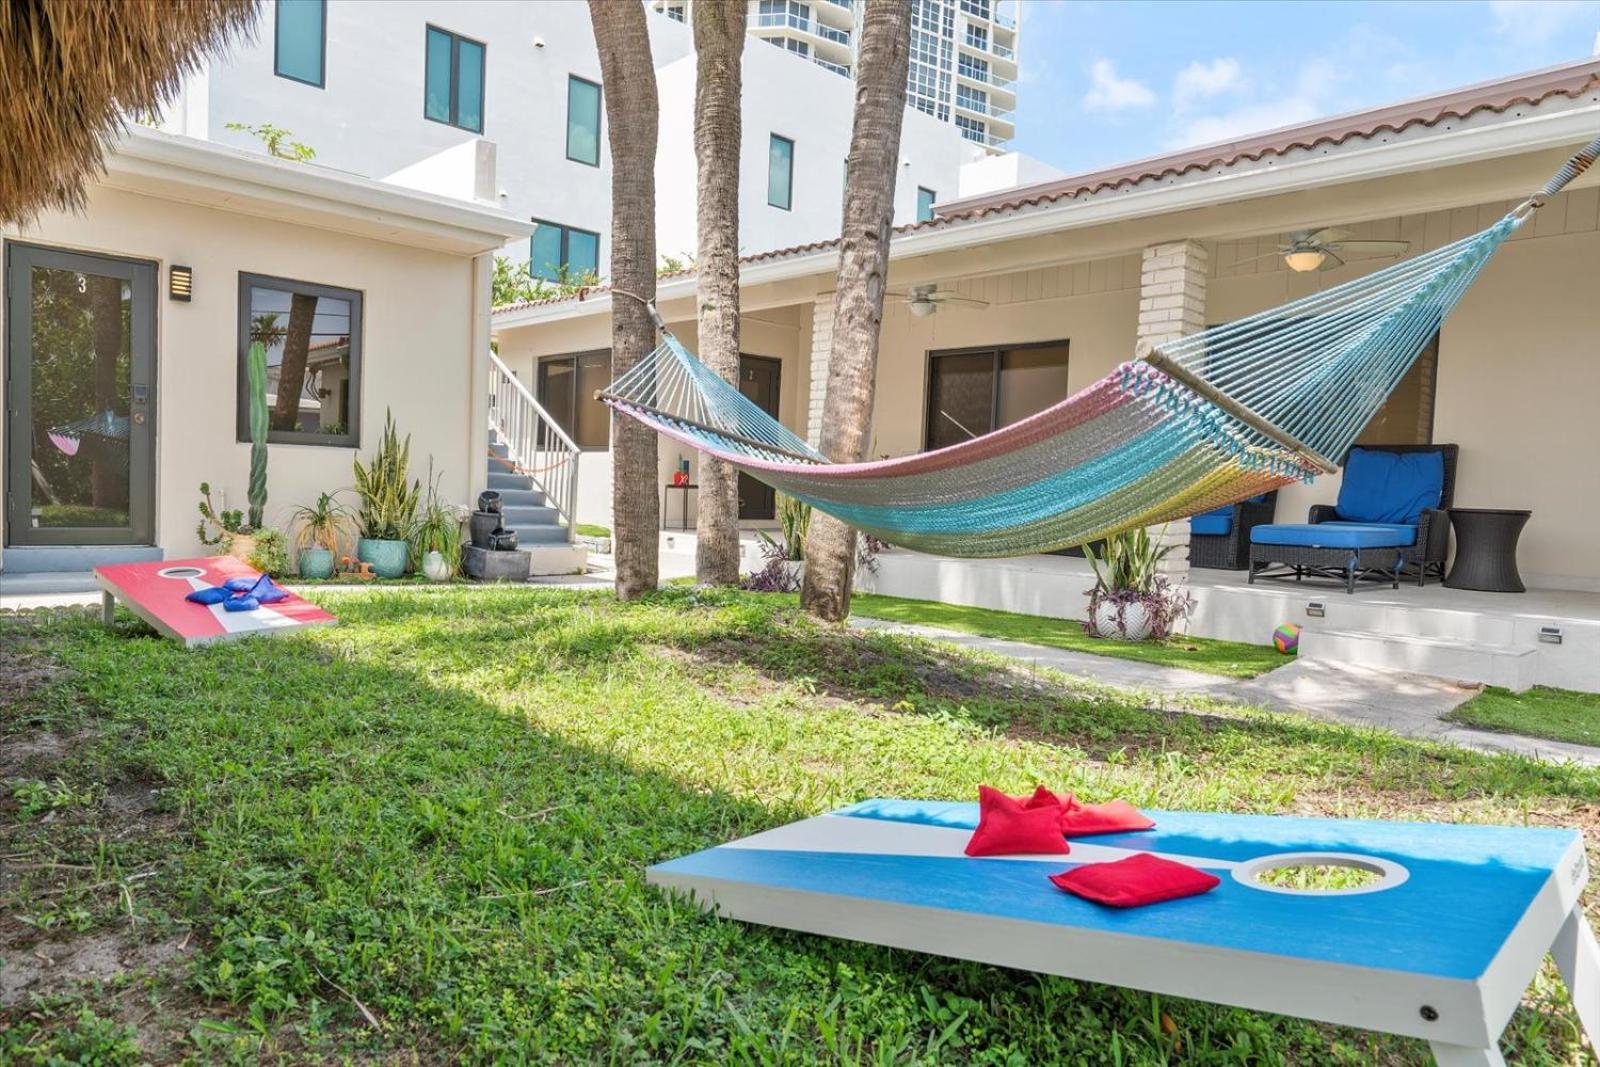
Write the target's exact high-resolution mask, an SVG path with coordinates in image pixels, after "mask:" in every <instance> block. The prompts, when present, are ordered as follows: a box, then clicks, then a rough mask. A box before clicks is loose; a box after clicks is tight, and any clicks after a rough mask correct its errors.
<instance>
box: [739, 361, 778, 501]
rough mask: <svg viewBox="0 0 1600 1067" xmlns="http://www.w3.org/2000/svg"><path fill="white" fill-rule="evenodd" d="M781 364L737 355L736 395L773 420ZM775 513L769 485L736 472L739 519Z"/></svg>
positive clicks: (776, 405) (775, 415)
mask: <svg viewBox="0 0 1600 1067" xmlns="http://www.w3.org/2000/svg"><path fill="white" fill-rule="evenodd" d="M782 368H783V364H782V363H779V362H778V361H777V360H775V359H768V358H767V357H766V356H746V355H740V356H739V392H741V393H743V394H744V395H745V396H747V397H749V398H750V399H751V400H753V401H755V402H756V406H758V407H759V408H761V410H762V411H765V412H766V413H767V414H768V415H771V416H772V417H773V418H777V417H778V372H779V371H780V370H781V369H782ZM776 514H777V501H776V499H775V494H774V493H773V491H772V486H770V485H763V484H762V483H761V482H758V481H756V480H755V479H754V478H752V477H750V476H749V475H748V474H746V473H744V472H743V471H740V472H739V518H741V519H771V518H774V517H775V516H776Z"/></svg>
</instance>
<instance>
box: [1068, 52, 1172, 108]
mask: <svg viewBox="0 0 1600 1067" xmlns="http://www.w3.org/2000/svg"><path fill="white" fill-rule="evenodd" d="M1089 81H1090V87H1089V92H1088V93H1087V94H1086V95H1085V96H1084V98H1083V106H1084V108H1086V109H1087V110H1089V111H1125V110H1127V109H1128V108H1135V107H1149V106H1150V105H1151V104H1153V103H1155V102H1156V94H1155V93H1153V92H1151V91H1150V88H1149V86H1147V85H1145V84H1144V83H1143V82H1140V81H1136V80H1134V79H1133V78H1119V77H1118V76H1117V67H1116V64H1114V63H1112V62H1111V60H1109V59H1097V60H1095V61H1094V65H1093V66H1092V67H1090V68H1089Z"/></svg>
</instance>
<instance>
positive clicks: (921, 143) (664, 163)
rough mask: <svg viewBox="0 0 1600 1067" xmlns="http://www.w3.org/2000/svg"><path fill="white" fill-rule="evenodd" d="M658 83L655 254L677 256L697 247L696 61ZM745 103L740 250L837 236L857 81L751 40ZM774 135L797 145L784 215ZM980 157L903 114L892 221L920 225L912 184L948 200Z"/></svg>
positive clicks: (678, 65)
mask: <svg viewBox="0 0 1600 1067" xmlns="http://www.w3.org/2000/svg"><path fill="white" fill-rule="evenodd" d="M650 21H651V22H652V23H657V22H670V21H671V20H669V19H666V18H664V17H658V18H652V19H651V20H650ZM672 25H677V24H676V23H672ZM656 81H657V85H658V86H659V88H660V94H661V139H660V147H659V150H658V153H657V156H656V203H657V205H658V207H657V213H656V214H657V220H656V247H657V249H658V250H659V251H660V252H662V253H663V254H667V255H677V256H681V254H682V253H684V252H688V251H693V249H694V248H695V212H694V204H695V162H694V85H695V57H694V56H693V55H690V56H686V57H685V58H683V59H680V60H678V61H677V62H675V63H670V64H668V65H666V66H664V67H662V68H660V69H658V70H657V71H656ZM741 104H742V106H743V109H744V110H743V118H744V122H743V139H742V143H741V146H740V152H739V167H740V177H739V251H740V252H741V253H742V254H746V255H748V254H751V253H755V252H766V251H770V250H772V249H776V248H787V247H791V246H793V245H799V244H806V243H809V242H812V241H826V240H831V239H833V238H835V237H838V236H839V229H840V225H841V223H842V221H843V214H842V212H843V208H844V180H845V157H846V156H848V155H849V154H850V133H851V126H852V123H853V121H854V116H855V83H854V82H853V81H851V80H849V79H847V78H841V77H840V76H839V75H837V74H833V73H830V72H829V71H827V70H824V69H823V68H822V67H819V66H817V65H816V64H815V63H812V62H810V61H809V60H806V59H803V58H802V57H800V56H796V55H792V54H790V53H788V52H785V51H782V50H781V49H778V48H774V47H773V46H772V45H770V44H767V43H765V42H763V41H761V40H759V39H758V38H754V37H752V38H749V39H748V40H747V41H746V43H745V49H744V93H743V96H742V98H741ZM773 134H777V135H778V136H780V137H787V138H789V139H790V140H791V141H793V142H794V184H793V195H792V196H791V198H790V203H791V206H790V209H789V210H787V211H786V210H784V209H783V208H778V207H773V206H771V205H770V204H768V203H767V169H768V149H769V146H770V143H771V137H772V135H773ZM982 155H983V152H982V150H981V149H979V148H978V147H977V146H976V145H973V144H971V143H970V142H967V141H965V140H963V139H962V138H961V137H960V135H959V134H957V133H956V132H955V130H953V129H952V128H951V127H950V125H949V124H948V123H943V122H939V121H938V120H937V119H934V118H932V117H931V116H928V115H924V114H923V113H922V112H920V111H916V110H913V109H911V108H907V109H906V114H905V124H904V126H903V127H902V130H901V134H900V168H899V171H898V173H897V175H896V181H895V195H894V202H895V212H894V221H895V224H896V225H902V224H904V223H908V222H915V221H916V218H917V187H918V186H924V187H926V188H929V189H932V190H933V191H934V192H935V194H937V197H941V198H944V199H954V198H955V195H956V190H957V188H958V186H959V184H960V176H961V167H962V164H963V163H966V162H967V161H969V160H971V159H973V158H975V157H981V156H982Z"/></svg>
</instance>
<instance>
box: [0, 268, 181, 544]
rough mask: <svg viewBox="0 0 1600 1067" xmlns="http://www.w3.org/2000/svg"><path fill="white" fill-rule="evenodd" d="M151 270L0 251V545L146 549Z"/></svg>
mask: <svg viewBox="0 0 1600 1067" xmlns="http://www.w3.org/2000/svg"><path fill="white" fill-rule="evenodd" d="M155 287H156V269H155V265H154V264H151V263H144V262H138V261H134V260H124V259H112V258H109V257H106V256H87V255H80V254H78V253H76V252H63V251H60V250H57V249H53V248H39V247H36V246H33V245H23V244H15V243H10V244H7V245H6V250H5V299H6V337H5V351H6V357H5V366H6V380H7V386H6V395H5V404H6V457H7V462H6V472H5V473H6V485H5V490H6V542H7V543H8V544H12V545H123V544H143V545H148V544H153V543H154V535H155Z"/></svg>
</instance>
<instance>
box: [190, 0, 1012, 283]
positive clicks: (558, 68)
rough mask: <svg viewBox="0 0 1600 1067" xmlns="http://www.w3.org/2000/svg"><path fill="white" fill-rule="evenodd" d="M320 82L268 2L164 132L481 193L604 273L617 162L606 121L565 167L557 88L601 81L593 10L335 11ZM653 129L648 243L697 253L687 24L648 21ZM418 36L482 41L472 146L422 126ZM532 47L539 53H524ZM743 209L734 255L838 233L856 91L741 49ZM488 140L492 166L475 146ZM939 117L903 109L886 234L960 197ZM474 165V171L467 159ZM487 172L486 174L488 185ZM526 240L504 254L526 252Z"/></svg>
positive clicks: (805, 64) (954, 139) (567, 1)
mask: <svg viewBox="0 0 1600 1067" xmlns="http://www.w3.org/2000/svg"><path fill="white" fill-rule="evenodd" d="M327 15H328V23H327V40H326V45H325V53H324V59H325V68H326V74H325V77H324V87H323V88H318V87H316V86H312V85H306V84H303V83H301V82H297V81H294V80H291V79H289V78H280V77H278V76H277V75H275V74H274V73H273V57H274V51H275V31H274V28H273V25H274V7H273V5H272V4H270V3H268V4H266V5H264V6H263V9H262V15H261V22H260V27H259V31H258V34H257V40H256V41H255V42H254V43H253V44H247V45H243V46H239V47H235V48H234V49H233V50H232V51H231V52H229V53H227V54H226V55H224V56H222V57H219V58H217V59H214V60H213V61H212V62H211V63H210V64H209V65H208V67H207V68H206V69H204V70H202V71H201V72H200V73H198V74H196V75H194V76H193V77H191V78H190V79H189V81H188V82H187V83H186V87H185V92H184V93H183V94H182V95H181V96H180V97H179V99H178V100H176V101H174V103H173V104H172V105H171V107H169V109H168V111H167V113H166V115H165V117H164V120H163V125H164V126H165V128H167V129H168V130H170V131H172V132H178V133H185V134H188V135H189V136H194V137H202V138H205V139H208V140H213V141H217V142H220V143H224V144H231V145H235V146H238V147H242V148H246V149H250V150H256V151H259V150H261V146H260V144H259V143H258V142H257V141H256V140H255V138H253V137H252V136H250V135H249V134H246V133H242V132H237V131H232V130H228V129H227V128H226V127H227V125H228V123H230V122H241V123H245V124H247V125H253V126H259V125H261V124H263V123H270V124H272V125H274V126H280V127H283V128H285V129H288V130H290V131H292V132H293V139H294V140H297V141H300V142H302V143H304V144H308V145H310V146H311V147H312V148H314V149H316V152H317V156H316V162H317V163H318V164H321V165H323V166H328V167H333V168H335V169H338V170H345V171H350V172H353V173H357V174H362V175H365V176H368V177H376V178H384V179H390V178H392V179H393V180H395V181H396V182H397V184H405V185H408V186H411V187H415V188H425V189H428V190H429V191H433V192H439V193H444V194H446V195H452V196H458V197H462V198H473V197H478V198H487V199H489V200H492V201H493V202H494V203H495V204H496V206H498V207H500V208H502V209H504V210H507V211H509V212H511V213H512V214H514V215H516V216H518V217H519V218H525V219H534V218H537V219H544V220H547V221H550V222H555V223H560V224H563V225H568V226H576V227H578V228H580V229H585V230H590V231H593V232H595V233H598V234H600V237H601V239H600V274H601V275H602V277H603V276H605V275H606V274H607V273H608V272H609V259H610V230H611V152H610V147H609V145H608V144H607V143H606V137H607V130H606V127H605V122H604V118H602V131H601V151H600V165H599V167H592V166H589V165H588V164H585V163H577V162H574V161H572V160H569V159H567V158H566V129H567V126H566V123H567V79H568V76H569V75H577V76H578V77H580V78H586V79H588V80H590V81H594V82H601V81H602V79H601V77H600V61H599V57H598V54H597V53H596V50H595V45H594V34H593V31H592V29H591V27H590V21H589V10H588V7H587V5H586V4H584V3H582V2H580V0H546V2H541V3H534V4H511V3H504V2H500V0H453V2H452V3H450V4H448V5H445V4H422V3H398V2H382V0H328V5H327ZM647 24H648V26H649V28H650V35H651V47H652V50H653V53H654V57H655V61H656V64H657V68H658V69H657V84H658V89H659V96H660V102H661V103H660V106H661V135H660V141H659V145H658V160H659V162H658V165H657V190H656V200H657V205H658V210H657V228H658V237H657V247H658V248H659V250H660V251H661V253H662V254H664V255H675V256H679V257H682V256H683V254H684V253H692V252H693V251H694V249H695V213H694V201H695V196H694V192H695V165H694V83H695V60H694V52H693V41H692V38H691V34H690V29H689V27H688V26H686V25H684V24H682V23H679V22H675V21H673V20H671V19H668V18H666V17H664V16H659V15H652V16H651V17H650V18H649V19H648V20H647ZM429 25H434V26H437V27H439V28H441V29H445V30H449V31H451V32H453V33H457V34H460V35H462V36H464V37H469V38H472V39H474V40H477V41H481V42H483V43H484V45H485V53H484V63H485V90H484V123H483V132H482V134H477V133H474V132H472V131H470V130H461V129H457V128H455V127H453V126H448V125H445V124H444V123H440V122H433V121H431V120H429V119H426V118H424V117H423V114H422V103H423V80H424V74H425V70H426V63H425V56H424V44H425V39H426V30H427V27H428V26H429ZM535 41H540V42H542V46H540V45H536V44H535V43H534V42H535ZM744 62H745V85H744V90H745V91H744V109H745V121H744V150H743V160H742V172H743V173H742V178H741V187H742V190H741V198H740V199H741V204H740V210H741V215H742V222H743V226H742V228H743V233H742V236H741V240H740V245H741V249H742V251H744V252H759V251H765V250H768V249H773V248H782V247H788V246H791V245H797V244H804V243H807V242H810V241H818V240H826V239H829V238H832V237H836V236H837V235H838V232H839V223H840V208H841V205H842V203H843V194H844V159H845V156H846V155H847V154H848V152H849V145H850V127H851V121H852V116H853V113H854V106H855V95H854V93H855V84H854V82H853V81H851V80H850V79H848V78H842V77H840V76H839V75H837V74H833V73H830V72H829V71H826V70H824V69H823V68H821V67H819V66H817V65H815V64H813V63H811V62H809V61H807V60H804V59H801V58H799V57H797V56H794V55H791V54H789V53H787V52H785V51H783V50H781V49H778V48H774V47H773V46H771V45H769V44H765V43H763V42H761V41H759V40H757V39H755V38H751V39H750V41H749V43H748V45H747V47H746V49H745V61H744ZM773 133H777V134H780V135H782V136H784V137H788V138H790V139H791V140H793V141H794V142H795V153H794V186H793V188H794V195H793V206H792V209H791V210H788V211H785V210H783V209H781V208H775V207H771V206H769V205H768V204H767V153H768V142H769V137H770V135H771V134H773ZM479 141H487V142H490V145H491V146H492V151H490V152H489V154H488V158H487V160H484V159H482V158H480V157H481V156H482V155H483V151H482V149H483V148H484V146H479V149H480V150H479V151H478V152H474V149H473V148H471V147H468V146H469V145H472V144H474V143H475V142H479ZM982 155H983V152H982V150H981V149H979V148H978V147H977V146H976V145H973V144H972V143H970V142H968V141H965V140H963V139H962V138H961V137H960V135H959V133H958V132H957V131H956V130H954V129H953V128H952V127H951V126H950V125H949V124H948V123H941V122H938V121H937V120H935V119H933V118H932V117H930V116H927V115H924V114H922V113H921V112H917V111H914V110H908V111H907V114H906V121H905V131H904V134H903V137H902V151H901V157H902V167H901V169H900V174H899V181H898V184H897V191H896V211H895V222H896V223H897V224H898V223H905V222H912V221H915V219H916V203H917V186H919V185H921V186H926V187H927V188H930V189H933V190H934V191H935V193H936V194H937V195H938V197H939V198H941V199H953V198H954V197H955V196H956V195H957V194H958V192H959V186H960V172H961V167H962V164H963V163H965V162H967V161H969V160H971V159H975V158H981V157H982ZM475 161H476V162H477V168H476V169H474V167H473V165H472V164H473V163H474V162H475ZM491 167H492V171H493V173H494V179H493V181H492V182H490V183H488V185H487V187H486V186H485V182H484V175H485V171H486V169H488V168H491ZM528 252H529V248H528V243H527V242H526V241H518V242H515V243H514V244H511V245H508V246H507V248H506V253H505V254H506V255H507V256H508V257H510V258H512V259H514V260H517V261H525V260H526V259H527V258H528Z"/></svg>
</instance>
